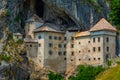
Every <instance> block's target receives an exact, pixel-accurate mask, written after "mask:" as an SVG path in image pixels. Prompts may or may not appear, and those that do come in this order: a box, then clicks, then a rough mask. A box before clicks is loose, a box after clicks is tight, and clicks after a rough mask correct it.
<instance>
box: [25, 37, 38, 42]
mask: <svg viewBox="0 0 120 80" xmlns="http://www.w3.org/2000/svg"><path fill="white" fill-rule="evenodd" d="M24 42H26V43H37V42H38V41H37V39H29V38H25V39H24Z"/></svg>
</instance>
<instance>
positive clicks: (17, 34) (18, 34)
mask: <svg viewBox="0 0 120 80" xmlns="http://www.w3.org/2000/svg"><path fill="white" fill-rule="evenodd" d="M13 35H16V36H22V34H21V33H13Z"/></svg>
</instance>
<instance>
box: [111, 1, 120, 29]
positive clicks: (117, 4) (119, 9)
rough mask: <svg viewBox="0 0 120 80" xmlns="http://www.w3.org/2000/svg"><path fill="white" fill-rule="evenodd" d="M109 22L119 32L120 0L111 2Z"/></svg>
mask: <svg viewBox="0 0 120 80" xmlns="http://www.w3.org/2000/svg"><path fill="white" fill-rule="evenodd" d="M110 7H111V12H110V20H111V22H112V23H113V24H114V25H116V26H117V29H119V30H120V0H111V2H110Z"/></svg>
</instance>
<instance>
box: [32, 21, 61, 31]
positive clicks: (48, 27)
mask: <svg viewBox="0 0 120 80" xmlns="http://www.w3.org/2000/svg"><path fill="white" fill-rule="evenodd" d="M41 31H48V32H61V31H60V29H59V27H58V26H56V25H54V24H51V23H46V24H44V25H42V26H40V27H39V28H37V29H35V30H34V31H33V32H41Z"/></svg>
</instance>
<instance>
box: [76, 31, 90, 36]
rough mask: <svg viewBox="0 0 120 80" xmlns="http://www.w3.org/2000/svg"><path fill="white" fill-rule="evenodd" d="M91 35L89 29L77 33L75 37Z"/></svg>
mask: <svg viewBox="0 0 120 80" xmlns="http://www.w3.org/2000/svg"><path fill="white" fill-rule="evenodd" d="M89 35H90V32H89V31H83V32H78V33H76V35H75V37H81V36H89Z"/></svg>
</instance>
